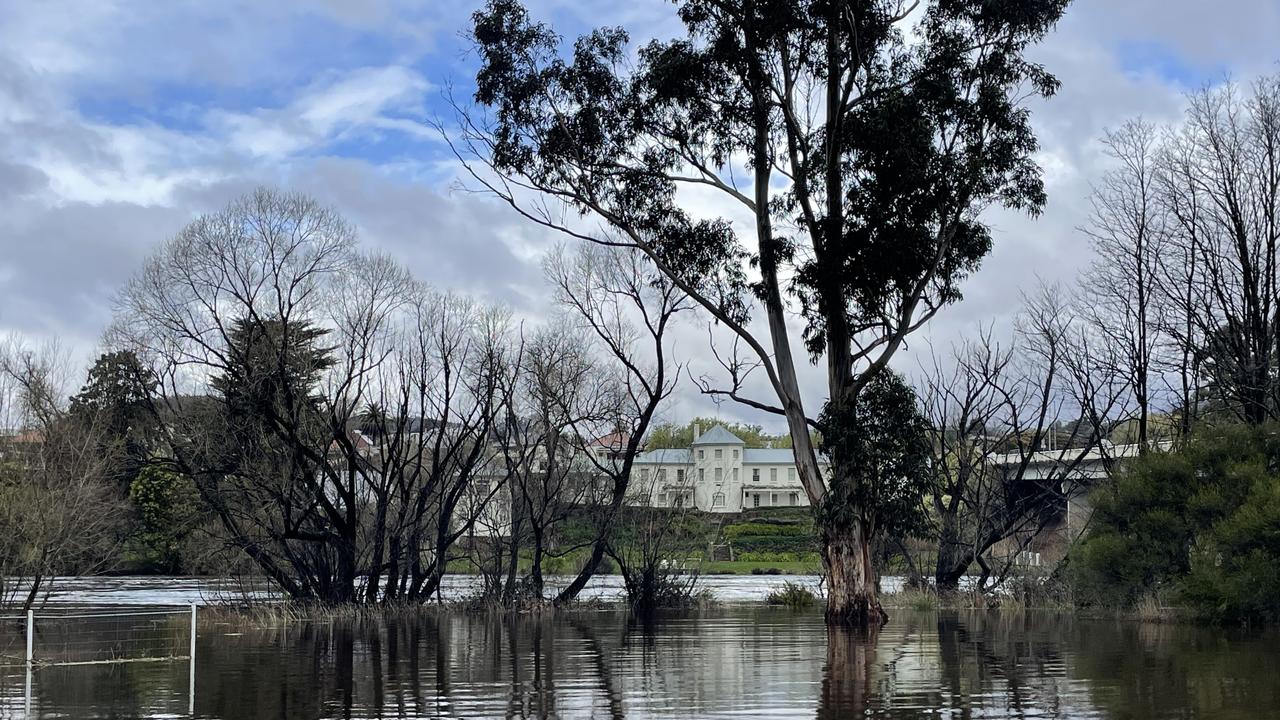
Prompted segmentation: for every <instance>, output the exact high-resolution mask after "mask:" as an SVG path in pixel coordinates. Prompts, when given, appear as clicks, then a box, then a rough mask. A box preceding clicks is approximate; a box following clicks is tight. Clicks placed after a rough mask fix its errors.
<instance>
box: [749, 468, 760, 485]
mask: <svg viewBox="0 0 1280 720" xmlns="http://www.w3.org/2000/svg"><path fill="white" fill-rule="evenodd" d="M751 479H752V480H754V481H756V482H760V468H751Z"/></svg>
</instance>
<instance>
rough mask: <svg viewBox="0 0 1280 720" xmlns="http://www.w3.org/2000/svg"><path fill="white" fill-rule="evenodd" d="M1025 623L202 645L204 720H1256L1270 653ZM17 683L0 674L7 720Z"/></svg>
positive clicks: (962, 619) (138, 689) (538, 632)
mask: <svg viewBox="0 0 1280 720" xmlns="http://www.w3.org/2000/svg"><path fill="white" fill-rule="evenodd" d="M1256 635H1257V634H1255V636H1250V635H1249V634H1246V633H1239V632H1236V633H1230V632H1223V631H1221V630H1211V629H1206V628H1196V627H1189V626H1143V625H1138V624H1135V623H1125V622H1119V621H1106V622H1099V621H1084V620H1073V619H1071V618H1067V617H1062V616H1056V615H1045V614H1036V613H1025V614H1005V615H1003V616H999V615H988V614H982V613H954V612H950V613H948V612H943V613H933V614H920V613H908V612H902V613H896V614H895V616H894V619H893V622H891V623H890V624H889V625H888V626H887V627H885V628H883V629H880V630H873V631H869V632H868V631H853V630H845V629H827V628H826V627H825V626H824V625H823V624H822V621H821V617H820V616H819V615H817V614H805V613H799V614H797V613H791V612H787V611H783V610H776V609H766V608H759V607H755V608H747V607H726V608H723V609H720V610H717V611H713V612H709V613H702V614H697V615H683V616H665V617H661V618H658V619H657V620H656V621H654V620H650V621H640V620H636V619H633V618H629V617H627V616H626V615H625V614H622V613H611V612H598V613H583V614H575V615H566V614H558V615H533V616H520V617H516V616H507V617H504V616H448V615H445V616H434V615H424V616H422V617H417V618H413V619H407V618H396V619H391V620H386V621H376V622H375V621H361V622H353V623H331V624H307V623H303V624H292V625H289V626H288V627H280V628H271V629H242V628H238V627H233V626H215V627H206V628H203V629H202V631H201V634H200V638H199V645H198V656H199V661H198V662H197V664H196V670H197V694H196V711H197V715H199V716H200V717H203V718H226V719H228V720H230V719H233V718H235V719H238V718H308V719H310V718H366V717H375V718H376V717H395V718H489V717H498V718H579V717H582V718H610V719H611V720H621V719H622V718H631V719H632V720H638V719H641V718H664V717H678V718H706V717H741V716H755V717H768V718H778V719H781V718H790V717H798V718H814V717H817V718H819V719H822V720H825V719H834V718H848V717H859V716H864V715H874V716H876V717H887V718H907V717H920V716H924V715H931V714H937V713H942V714H944V715H949V716H951V717H960V718H964V717H979V716H981V717H1015V718H1016V717H1033V716H1034V717H1059V718H1068V717H1069V718H1076V717H1084V718H1087V717H1121V716H1123V717H1133V718H1157V717H1171V716H1177V717H1191V716H1195V717H1215V718H1218V717H1221V718H1250V717H1257V716H1258V712H1259V709H1260V708H1273V707H1278V706H1280V680H1278V679H1277V678H1276V676H1275V673H1274V672H1273V671H1272V670H1271V669H1270V668H1271V667H1272V666H1274V662H1275V659H1276V651H1275V649H1274V648H1275V647H1277V645H1276V643H1275V639H1276V638H1275V636H1274V634H1263V635H1260V636H1256ZM22 685H23V676H22V673H21V672H16V673H15V672H12V671H11V670H9V669H0V718H3V717H9V716H18V715H19V714H18V713H15V712H13V709H15V708H21V703H22ZM35 688H36V707H37V709H38V710H39V712H40V714H41V715H42V716H45V717H54V716H58V717H75V718H82V717H83V718H89V717H157V716H170V717H171V716H175V715H183V714H184V713H185V708H186V693H187V666H186V663H185V662H171V663H137V664H130V665H104V666H92V667H48V668H43V669H40V670H39V671H38V672H37V673H36V685H35Z"/></svg>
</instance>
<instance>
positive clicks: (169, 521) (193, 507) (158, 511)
mask: <svg viewBox="0 0 1280 720" xmlns="http://www.w3.org/2000/svg"><path fill="white" fill-rule="evenodd" d="M129 499H130V500H131V501H132V502H133V505H134V507H135V508H136V509H137V512H138V529H137V533H136V539H137V541H138V544H139V545H140V546H141V549H142V551H143V555H144V558H143V559H144V562H146V563H147V564H148V565H150V566H151V567H152V568H154V569H155V570H157V571H160V572H165V573H177V572H180V571H181V570H182V556H181V548H182V544H183V541H184V540H185V539H186V538H187V536H188V535H190V533H191V532H192V530H193V529H194V528H195V527H196V524H197V521H198V519H199V516H200V498H199V494H198V493H197V492H196V486H195V483H193V482H192V481H191V478H189V477H187V476H185V475H181V474H179V473H175V472H172V471H169V470H165V469H163V468H161V467H158V466H156V465H149V466H147V467H146V468H144V469H143V470H142V472H140V473H138V476H137V477H136V478H134V480H133V484H132V485H130V486H129Z"/></svg>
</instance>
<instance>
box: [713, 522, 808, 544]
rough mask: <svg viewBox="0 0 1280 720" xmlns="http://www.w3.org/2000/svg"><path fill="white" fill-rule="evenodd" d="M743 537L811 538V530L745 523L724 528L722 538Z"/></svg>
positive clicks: (795, 525)
mask: <svg viewBox="0 0 1280 720" xmlns="http://www.w3.org/2000/svg"><path fill="white" fill-rule="evenodd" d="M744 535H756V536H768V537H812V535H813V528H811V527H805V526H804V525H799V524H797V523H786V524H782V523H767V522H745V523H737V524H735V525H729V526H726V527H725V529H724V536H725V537H726V538H728V539H730V540H736V539H737V538H740V537H743V536H744Z"/></svg>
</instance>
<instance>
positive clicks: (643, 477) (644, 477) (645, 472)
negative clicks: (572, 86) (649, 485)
mask: <svg viewBox="0 0 1280 720" xmlns="http://www.w3.org/2000/svg"><path fill="white" fill-rule="evenodd" d="M640 482H649V468H644V469H642V470H641V471H640Z"/></svg>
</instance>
